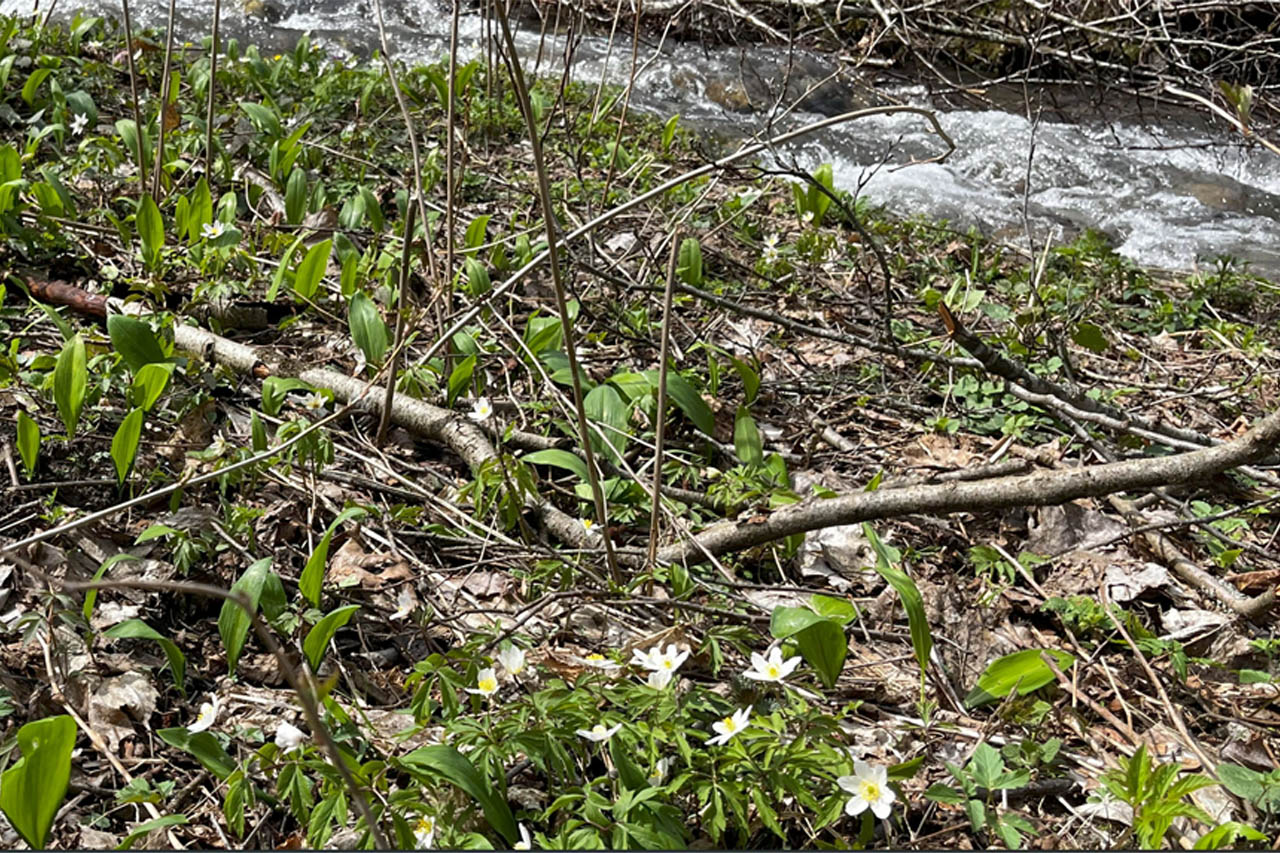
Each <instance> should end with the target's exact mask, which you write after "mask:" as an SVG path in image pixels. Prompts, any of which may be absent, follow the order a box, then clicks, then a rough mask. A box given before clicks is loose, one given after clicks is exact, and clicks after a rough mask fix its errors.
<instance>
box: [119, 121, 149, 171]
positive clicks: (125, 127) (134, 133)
mask: <svg viewBox="0 0 1280 853" xmlns="http://www.w3.org/2000/svg"><path fill="white" fill-rule="evenodd" d="M116 134H117V135H118V136H119V137H120V141H121V142H123V143H124V147H125V150H127V151H128V152H129V156H130V157H132V158H133V160H134V164H135V165H136V164H137V160H138V143H139V141H141V143H142V159H143V160H144V161H147V162H149V161H150V160H151V137H150V135H149V134H148V133H147V131H146V130H145V129H143V131H142V138H141V140H139V138H138V126H137V125H136V124H134V123H133V119H131V118H122V119H119V120H118V121H116Z"/></svg>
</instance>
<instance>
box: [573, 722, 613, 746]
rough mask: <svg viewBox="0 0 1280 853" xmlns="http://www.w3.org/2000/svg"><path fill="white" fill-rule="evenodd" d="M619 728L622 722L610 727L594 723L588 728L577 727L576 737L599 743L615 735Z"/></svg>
mask: <svg viewBox="0 0 1280 853" xmlns="http://www.w3.org/2000/svg"><path fill="white" fill-rule="evenodd" d="M621 728H622V723H618V724H617V725H616V726H614V727H613V728H611V729H607V728H605V727H604V723H596V724H595V725H594V726H592V727H591V728H589V729H578V737H583V738H586V739H587V740H589V741H591V742H592V743H601V742H603V741H606V740H608V739H609V738H611V737H613V736H614V735H616V734H617V733H618V730H619V729H621Z"/></svg>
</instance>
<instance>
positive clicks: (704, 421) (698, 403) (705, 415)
mask: <svg viewBox="0 0 1280 853" xmlns="http://www.w3.org/2000/svg"><path fill="white" fill-rule="evenodd" d="M644 376H645V378H646V379H648V380H649V383H650V385H652V386H653V387H654V388H657V387H658V371H656V370H646V371H644ZM667 395H668V396H669V397H670V398H671V399H672V400H674V401H675V403H676V405H677V406H679V407H680V409H681V411H683V412H684V413H685V415H687V416H688V418H689V420H691V421H693V425H694V426H696V427H697V428H698V429H700V430H702V432H703V433H705V434H707V435H711V433H712V431H713V430H714V429H715V426H716V419H715V415H713V414H712V413H711V407H710V406H708V405H707V403H706V401H705V400H703V399H702V397H700V396H699V395H698V392H697V391H695V390H693V386H692V385H690V384H689V382H688V380H686V379H685V378H684V377H683V376H681V375H680V374H678V373H676V372H674V371H668V372H667Z"/></svg>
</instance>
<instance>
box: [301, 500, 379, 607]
mask: <svg viewBox="0 0 1280 853" xmlns="http://www.w3.org/2000/svg"><path fill="white" fill-rule="evenodd" d="M364 515H365V511H364V510H363V509H361V508H360V507H348V508H347V509H344V510H343V511H342V512H340V513H338V515H337V517H336V518H334V520H333V523H332V524H330V525H329V528H328V529H327V530H326V531H325V532H324V536H322V537H320V541H319V542H318V543H317V544H316V547H315V550H314V551H312V552H311V556H310V557H308V558H307V564H306V566H304V567H303V569H302V574H301V575H299V576H298V592H300V593H302V597H303V598H305V599H306V600H307V601H310V602H311V604H312V605H313V606H315V607H319V606H320V591H321V590H322V589H323V588H324V569H325V566H326V565H327V564H328V562H329V545H330V543H331V542H332V541H333V534H334V533H335V532H336V531H337V529H338V528H339V527H340V526H342V523H343V522H345V521H349V520H351V519H353V518H361V517H363V516H364Z"/></svg>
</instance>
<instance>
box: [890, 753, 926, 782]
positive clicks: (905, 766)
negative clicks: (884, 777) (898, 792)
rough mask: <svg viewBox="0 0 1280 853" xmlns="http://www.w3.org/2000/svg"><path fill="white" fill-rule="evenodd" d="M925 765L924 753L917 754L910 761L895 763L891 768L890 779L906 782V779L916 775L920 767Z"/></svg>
mask: <svg viewBox="0 0 1280 853" xmlns="http://www.w3.org/2000/svg"><path fill="white" fill-rule="evenodd" d="M923 765H924V756H923V755H917V756H916V757H915V758H913V759H911V760H910V761H904V762H902V763H901V764H895V765H893V766H892V767H890V768H889V781H891V782H905V781H906V780H908V779H911V778H912V777H914V776H915V775H916V773H918V772H919V771H920V768H921V766H923Z"/></svg>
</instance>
